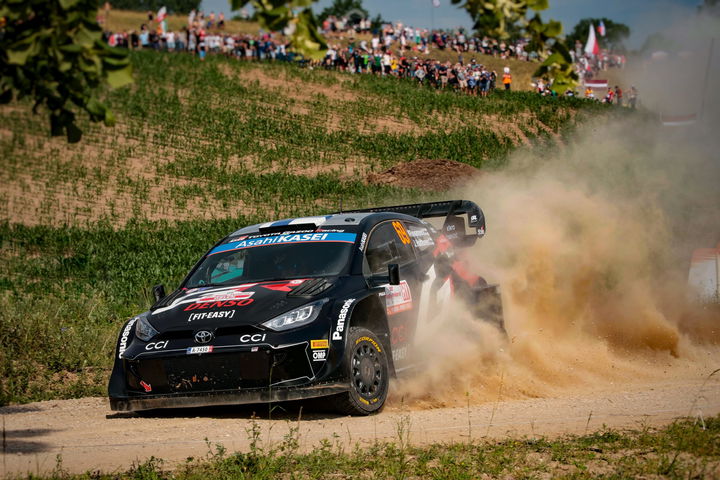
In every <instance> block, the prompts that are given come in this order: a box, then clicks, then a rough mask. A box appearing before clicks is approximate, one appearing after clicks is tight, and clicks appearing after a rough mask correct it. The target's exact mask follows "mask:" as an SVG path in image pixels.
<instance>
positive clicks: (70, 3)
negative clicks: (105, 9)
mask: <svg viewBox="0 0 720 480" xmlns="http://www.w3.org/2000/svg"><path fill="white" fill-rule="evenodd" d="M79 1H80V0H60V7H62V9H63V10H70V9H72V8H73V7H74V6H75V5H77V4H78V2H79Z"/></svg>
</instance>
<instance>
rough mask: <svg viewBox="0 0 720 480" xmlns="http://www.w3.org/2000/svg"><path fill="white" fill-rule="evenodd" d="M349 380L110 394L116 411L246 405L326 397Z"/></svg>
mask: <svg viewBox="0 0 720 480" xmlns="http://www.w3.org/2000/svg"><path fill="white" fill-rule="evenodd" d="M349 389H350V386H349V385H348V384H347V383H343V382H335V383H323V384H317V385H311V386H306V387H272V388H258V389H245V390H221V391H212V392H198V393H193V394H186V393H177V394H164V395H142V396H132V397H110V409H111V410H113V411H116V412H133V411H139V410H153V409H156V408H188V407H210V406H216V405H243V404H250V403H270V402H288V401H292V400H304V399H308V398H317V397H325V396H328V395H335V394H338V393H343V392H347V391H348V390H349Z"/></svg>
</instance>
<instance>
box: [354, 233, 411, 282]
mask: <svg viewBox="0 0 720 480" xmlns="http://www.w3.org/2000/svg"><path fill="white" fill-rule="evenodd" d="M365 257H366V259H367V265H368V267H369V268H370V272H369V273H370V274H372V275H375V274H386V273H387V266H388V265H389V264H391V263H397V264H398V265H404V264H407V263H410V262H412V261H414V260H415V254H414V252H413V249H412V240H411V239H410V235H409V234H408V231H407V229H406V228H405V226H404V225H403V223H402V222H400V221H397V220H393V221H391V222H386V223H383V224H381V225H380V226H378V227H377V228H375V230H373V232H372V233H371V234H370V239H369V240H368V245H367V250H366V251H365Z"/></svg>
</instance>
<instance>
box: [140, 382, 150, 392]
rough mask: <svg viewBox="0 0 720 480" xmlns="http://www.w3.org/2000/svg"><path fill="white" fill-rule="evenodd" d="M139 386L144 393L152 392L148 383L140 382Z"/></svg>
mask: <svg viewBox="0 0 720 480" xmlns="http://www.w3.org/2000/svg"><path fill="white" fill-rule="evenodd" d="M140 386H141V387H143V388H144V389H145V392H146V393H149V392H152V386H151V385H150V384H149V383H145V380H140Z"/></svg>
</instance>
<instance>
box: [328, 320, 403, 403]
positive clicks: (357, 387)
mask: <svg viewBox="0 0 720 480" xmlns="http://www.w3.org/2000/svg"><path fill="white" fill-rule="evenodd" d="M347 340H348V341H347V348H346V349H345V357H344V361H343V368H344V370H345V375H346V378H347V379H348V380H349V382H350V390H349V391H348V392H347V393H343V394H340V395H338V397H337V398H336V399H335V400H336V402H335V405H336V406H337V408H338V410H340V411H341V412H342V413H344V414H347V415H369V414H371V413H373V412H377V411H379V410H380V409H381V408H382V407H383V405H384V404H385V399H386V398H387V394H388V386H389V382H390V377H389V373H388V372H389V369H388V359H387V354H386V351H385V348H384V347H383V346H382V344H381V343H380V339H379V338H378V336H377V335H375V334H374V333H373V332H371V331H370V330H368V329H366V328H361V327H352V328H351V329H350V332H349V334H348V339H347Z"/></svg>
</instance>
